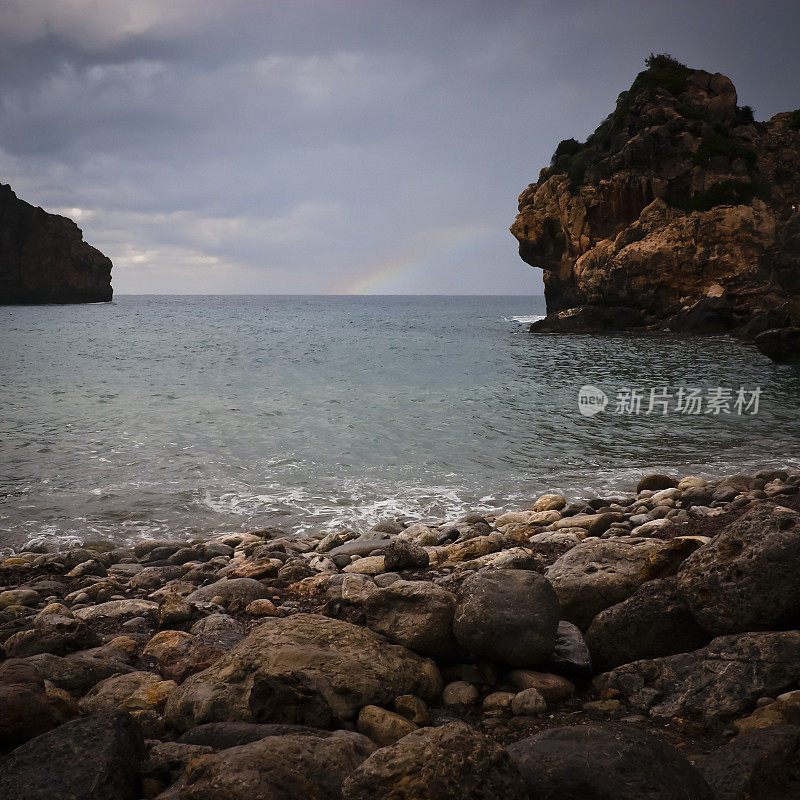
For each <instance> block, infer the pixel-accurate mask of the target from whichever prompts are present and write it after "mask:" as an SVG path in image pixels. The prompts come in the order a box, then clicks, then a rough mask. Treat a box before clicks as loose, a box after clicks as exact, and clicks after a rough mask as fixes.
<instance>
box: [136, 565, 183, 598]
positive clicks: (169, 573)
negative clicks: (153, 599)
mask: <svg viewBox="0 0 800 800" xmlns="http://www.w3.org/2000/svg"><path fill="white" fill-rule="evenodd" d="M181 572H182V570H181V568H180V567H176V566H168V567H145V568H144V569H142V570H141V572H137V573H136V574H135V575H134V576H133V577H132V578H131V580H130V583H131V588H132V589H144V590H145V591H150V592H152V591H155V590H156V589H160V588H161V587H162V586H164V585H165V584H167V583H169V581H173V580H176V579H177V578H180V576H181Z"/></svg>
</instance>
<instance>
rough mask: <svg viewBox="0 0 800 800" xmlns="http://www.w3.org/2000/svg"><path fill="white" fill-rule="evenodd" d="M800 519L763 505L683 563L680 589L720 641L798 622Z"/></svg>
mask: <svg viewBox="0 0 800 800" xmlns="http://www.w3.org/2000/svg"><path fill="white" fill-rule="evenodd" d="M798 573H800V514H797V513H796V512H794V511H791V510H789V509H787V508H783V507H782V506H776V505H773V504H772V503H762V504H760V505H759V506H758V507H756V508H754V509H752V510H750V511H747V512H746V513H745V514H743V515H742V516H741V517H739V519H737V520H736V521H735V522H733V523H731V524H730V525H729V526H728V527H727V528H725V529H724V530H723V531H722V532H721V533H720V534H719V535H718V536H716V537H715V538H714V539H713V541H711V542H709V544H707V545H705V546H704V547H702V548H700V549H699V550H697V551H696V552H695V553H693V554H692V555H691V556H689V558H688V559H687V560H686V561H685V562H684V563H683V567H682V568H681V570H680V573H679V576H678V585H679V588H680V591H681V592H682V594H683V596H684V597H685V598H686V602H687V603H688V605H689V608H690V609H691V611H692V614H693V615H694V617H695V619H696V620H697V621H698V622H699V623H700V625H702V626H703V628H705V629H706V630H707V631H708V632H709V633H710V634H712V635H714V636H718V635H721V634H726V633H738V632H744V631H755V630H775V629H778V628H782V627H786V626H791V625H793V624H794V623H797V622H799V621H800V580H798Z"/></svg>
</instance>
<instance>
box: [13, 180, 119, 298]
mask: <svg viewBox="0 0 800 800" xmlns="http://www.w3.org/2000/svg"><path fill="white" fill-rule="evenodd" d="M0 221H2V223H1V224H0V297H2V298H3V303H9V304H18V303H24V304H33V303H98V302H108V301H110V300H111V294H112V292H111V261H109V260H108V259H107V258H106V257H105V256H104V255H103V254H102V253H101V252H100V251H99V250H95V248H94V247H92V246H91V245H88V244H86V242H84V241H83V234H82V232H81V230H80V228H78V226H77V225H76V224H75V223H74V222H73V221H72V220H71V219H67V218H66V217H61V216H58V215H56V214H48V213H47V212H45V211H43V210H42V209H41V208H36V207H35V206H32V205H30V204H29V203H26V202H25V201H23V200H20V199H19V198H17V196H16V195H15V194H14V192H13V191H11V187H10V186H3V185H2V184H0Z"/></svg>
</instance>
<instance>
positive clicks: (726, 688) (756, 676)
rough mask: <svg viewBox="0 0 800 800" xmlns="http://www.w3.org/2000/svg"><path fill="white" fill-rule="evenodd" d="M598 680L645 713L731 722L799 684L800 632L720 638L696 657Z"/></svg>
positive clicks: (646, 663)
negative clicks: (765, 698)
mask: <svg viewBox="0 0 800 800" xmlns="http://www.w3.org/2000/svg"><path fill="white" fill-rule="evenodd" d="M594 682H595V686H596V687H597V689H598V690H599V691H600V692H601V693H606V694H608V692H609V691H614V690H616V692H618V693H619V696H620V698H621V699H623V700H625V702H627V703H628V705H629V706H631V708H633V709H634V710H635V711H637V712H639V713H642V714H650V715H652V716H654V717H675V716H688V717H699V718H702V719H703V720H707V721H711V722H714V721H717V720H729V719H732V718H734V717H737V716H741V715H742V714H744V713H748V712H750V711H752V710H753V709H754V708H755V705H756V701H757V700H759V699H760V698H762V697H776V696H777V695H779V694H781V692H785V691H788V690H789V689H793V688H795V687H796V686H797V685H798V683H800V632H798V631H779V632H772V633H743V634H738V635H732V636H720V637H719V638H717V639H714V640H712V641H711V642H710V644H708V645H707V646H706V647H703V648H701V649H700V650H695V651H694V652H692V653H679V654H677V655H672V656H666V657H664V658H656V659H644V660H642V661H635V662H633V663H632V664H625V665H623V666H621V667H617V668H616V669H614V670H611V671H610V672H606V673H604V674H603V675H599V676H598V677H596V678H595V681H594Z"/></svg>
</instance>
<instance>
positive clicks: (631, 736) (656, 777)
mask: <svg viewBox="0 0 800 800" xmlns="http://www.w3.org/2000/svg"><path fill="white" fill-rule="evenodd" d="M506 750H507V751H508V753H509V755H510V756H511V759H512V761H513V762H514V763H515V764H516V766H517V768H518V769H519V771H520V773H521V774H522V777H523V779H524V781H525V783H526V785H527V788H528V793H529V796H530V797H531V798H534V797H536V798H538V797H541V798H545V797H548V798H549V797H552V798H554V800H555V798H564V799H565V800H566V798H581V800H614V798H631V800H633V798H635V800H713V795H712V793H711V790H710V789H709V787H708V785H707V784H706V782H705V780H703V777H702V775H700V773H699V772H698V771H697V770H695V769H694V767H692V765H691V764H690V763H689V762H688V761H687V760H686V759H685V758H684V757H683V756H682V755H680V754H679V753H678V752H677V751H676V750H674V749H673V748H671V747H669V746H667V745H666V744H663V743H662V742H661V741H660V740H659V739H658V738H656V737H655V736H653V735H652V734H648V733H644V732H640V731H638V730H636V729H635V728H633V727H632V726H612V725H599V724H594V725H576V726H574V727H567V728H551V729H550V730H546V731H542V732H541V733H537V734H536V735H535V736H531V737H529V738H527V739H522V740H521V741H519V742H515V743H514V744H511V745H509V746H508V747H507V748H506Z"/></svg>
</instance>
